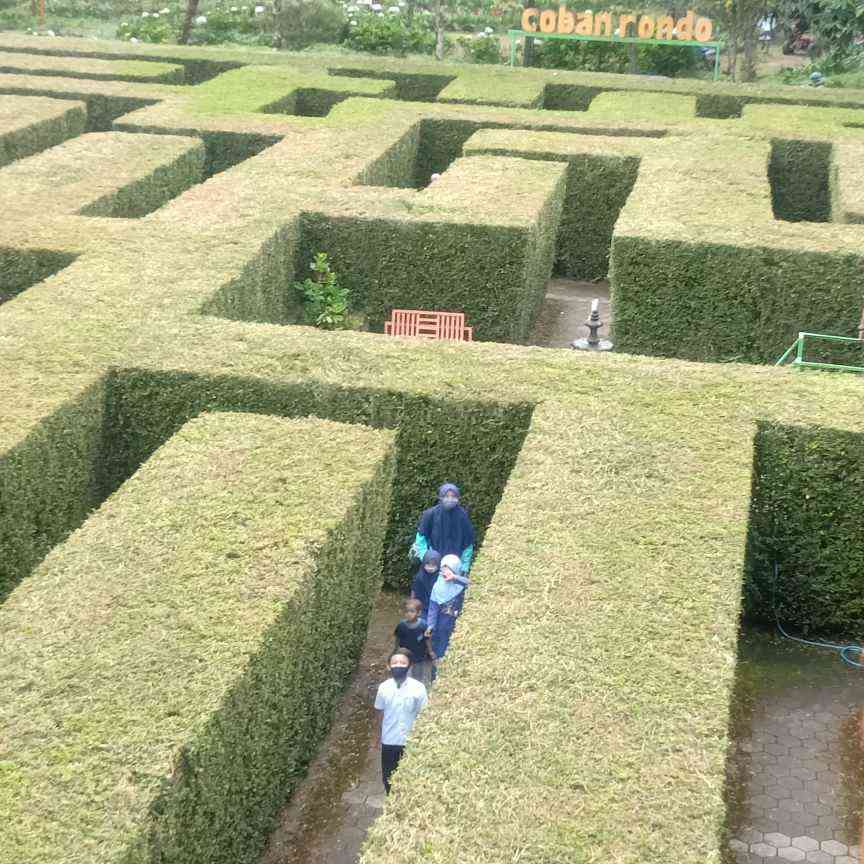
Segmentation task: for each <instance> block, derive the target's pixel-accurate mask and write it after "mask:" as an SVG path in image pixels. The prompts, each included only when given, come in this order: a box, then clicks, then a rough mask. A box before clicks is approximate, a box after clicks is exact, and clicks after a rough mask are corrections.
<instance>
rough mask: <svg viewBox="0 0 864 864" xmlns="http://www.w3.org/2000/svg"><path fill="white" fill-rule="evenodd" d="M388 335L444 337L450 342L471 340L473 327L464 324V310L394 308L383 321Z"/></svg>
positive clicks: (422, 337) (427, 337) (472, 338)
mask: <svg viewBox="0 0 864 864" xmlns="http://www.w3.org/2000/svg"><path fill="white" fill-rule="evenodd" d="M384 332H385V333H386V334H387V335H388V336H419V337H420V338H421V339H445V340H448V341H450V342H473V341H474V328H473V327H468V326H467V325H466V324H465V313H464V312H431V311H428V310H425V309H394V310H393V311H392V312H391V313H390V320H389V321H385V322H384Z"/></svg>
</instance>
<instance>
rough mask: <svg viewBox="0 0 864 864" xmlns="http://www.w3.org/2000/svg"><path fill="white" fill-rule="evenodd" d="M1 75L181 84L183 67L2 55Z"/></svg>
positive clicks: (74, 58)
mask: <svg viewBox="0 0 864 864" xmlns="http://www.w3.org/2000/svg"><path fill="white" fill-rule="evenodd" d="M0 74H2V75H8V74H12V75H18V74H23V75H52V76H59V77H63V78H86V79H90V80H96V81H98V80H102V81H137V82H143V83H154V84H155V83H159V84H182V83H183V79H184V70H183V67H182V66H180V65H178V64H175V63H151V62H144V63H142V62H140V61H136V60H120V61H117V60H110V61H109V60H92V59H89V58H78V57H51V56H48V55H42V56H32V55H28V54H20V53H12V52H4V51H0Z"/></svg>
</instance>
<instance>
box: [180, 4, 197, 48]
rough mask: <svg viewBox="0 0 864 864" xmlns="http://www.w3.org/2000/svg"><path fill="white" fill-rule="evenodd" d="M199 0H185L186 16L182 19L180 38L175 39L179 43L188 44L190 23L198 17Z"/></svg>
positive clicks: (190, 31) (190, 33) (190, 32)
mask: <svg viewBox="0 0 864 864" xmlns="http://www.w3.org/2000/svg"><path fill="white" fill-rule="evenodd" d="M198 2H199V0H186V17H185V18H184V19H183V28H182V29H181V30H180V38H179V39H178V40H177V41H178V42H179V43H180V44H181V45H188V44H189V37H190V36H191V35H192V25H193V24H194V23H195V19H196V18H197V17H198Z"/></svg>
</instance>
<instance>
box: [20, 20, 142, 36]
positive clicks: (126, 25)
mask: <svg viewBox="0 0 864 864" xmlns="http://www.w3.org/2000/svg"><path fill="white" fill-rule="evenodd" d="M120 26H121V27H128V26H129V25H128V24H127V23H126V22H125V21H121V22H120ZM27 32H28V33H29V32H30V31H29V30H28V31H27Z"/></svg>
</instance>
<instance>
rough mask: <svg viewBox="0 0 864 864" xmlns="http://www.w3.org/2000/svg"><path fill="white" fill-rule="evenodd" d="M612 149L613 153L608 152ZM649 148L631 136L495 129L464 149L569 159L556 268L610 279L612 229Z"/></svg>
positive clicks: (474, 138)
mask: <svg viewBox="0 0 864 864" xmlns="http://www.w3.org/2000/svg"><path fill="white" fill-rule="evenodd" d="M649 146H650V145H649ZM606 149H608V150H609V151H610V152H609V154H608V155H606V154H603V153H602V151H603V150H606ZM644 149H645V148H644V147H642V146H641V143H639V142H632V140H631V139H625V140H624V141H623V142H622V140H621V139H612V138H607V137H604V138H595V137H594V136H590V137H589V136H573V135H566V134H562V133H558V132H532V133H528V132H523V131H501V130H497V129H496V130H492V129H489V130H484V131H482V132H477V133H476V134H475V135H473V136H472V137H471V139H470V140H469V141H468V142H467V143H466V145H465V148H464V151H465V154H466V155H480V154H486V155H492V154H497V155H508V156H519V157H522V158H526V159H536V160H540V161H561V160H566V162H567V191H566V195H565V197H564V202H563V206H562V212H561V221H560V223H559V226H558V234H557V239H556V249H555V270H556V272H558V273H561V274H563V275H566V276H572V277H574V278H576V279H605V278H606V275H607V271H608V269H609V248H610V245H611V242H612V230H613V228H614V227H615V222H616V221H617V219H618V214H619V213H620V212H621V208H622V207H623V206H624V204H625V203H626V201H627V198H628V196H629V195H630V192H631V190H632V188H633V184H634V183H635V182H636V176H637V173H638V171H639V162H640V154H641V152H642V151H644ZM591 151H594V152H591Z"/></svg>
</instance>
